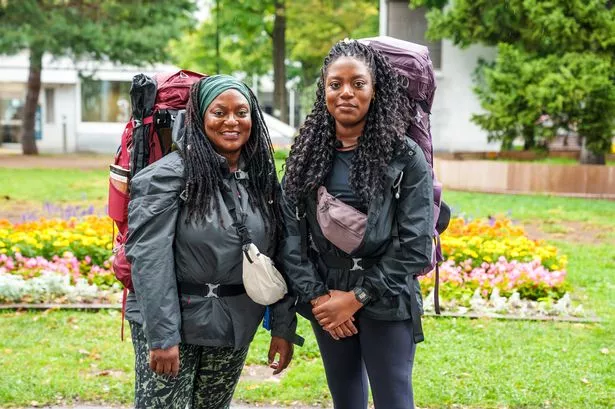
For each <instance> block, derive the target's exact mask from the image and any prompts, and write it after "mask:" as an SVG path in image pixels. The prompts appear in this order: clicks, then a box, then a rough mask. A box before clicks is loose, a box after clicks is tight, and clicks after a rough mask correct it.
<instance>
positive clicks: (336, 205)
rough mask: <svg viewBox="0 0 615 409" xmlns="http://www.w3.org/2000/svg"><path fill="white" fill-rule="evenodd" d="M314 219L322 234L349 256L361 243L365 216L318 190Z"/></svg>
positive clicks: (363, 234)
mask: <svg viewBox="0 0 615 409" xmlns="http://www.w3.org/2000/svg"><path fill="white" fill-rule="evenodd" d="M316 219H317V220H318V225H319V226H320V230H322V234H323V235H324V236H325V237H326V238H327V240H329V241H330V242H331V243H333V244H334V245H335V246H336V247H337V248H339V249H340V250H343V251H345V252H346V253H348V254H350V253H352V252H353V251H354V250H356V249H357V248H358V247H359V245H360V244H361V243H362V242H363V237H364V236H365V226H366V225H367V215H366V214H364V213H362V212H360V211H358V210H357V209H355V208H354V207H352V206H349V205H347V204H346V203H344V202H342V201H341V200H339V199H337V198H335V197H334V196H332V195H331V194H330V193H329V192H327V189H326V188H325V187H324V186H321V187H319V188H318V205H317V207H316Z"/></svg>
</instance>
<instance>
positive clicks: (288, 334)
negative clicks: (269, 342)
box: [271, 329, 305, 347]
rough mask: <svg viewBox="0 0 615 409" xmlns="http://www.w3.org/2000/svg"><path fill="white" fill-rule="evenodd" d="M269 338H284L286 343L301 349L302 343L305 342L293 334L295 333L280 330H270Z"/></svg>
mask: <svg viewBox="0 0 615 409" xmlns="http://www.w3.org/2000/svg"><path fill="white" fill-rule="evenodd" d="M271 336H272V337H280V338H284V339H285V340H287V341H288V342H290V343H292V344H295V345H297V346H300V347H302V346H303V343H304V342H305V339H303V337H302V336H300V335H299V334H297V333H295V331H290V332H289V331H282V330H275V329H272V330H271Z"/></svg>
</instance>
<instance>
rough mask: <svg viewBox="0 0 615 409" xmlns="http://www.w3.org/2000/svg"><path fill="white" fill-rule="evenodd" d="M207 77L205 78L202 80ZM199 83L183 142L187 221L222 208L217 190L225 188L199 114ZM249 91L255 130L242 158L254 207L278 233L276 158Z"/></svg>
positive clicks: (217, 158)
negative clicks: (274, 159)
mask: <svg viewBox="0 0 615 409" xmlns="http://www.w3.org/2000/svg"><path fill="white" fill-rule="evenodd" d="M206 80H207V78H204V79H202V80H201V81H206ZM199 84H200V81H199V82H197V83H195V84H193V85H192V88H191V89H190V98H189V100H188V104H187V106H186V124H185V128H184V138H183V139H184V140H183V146H182V157H183V159H184V162H185V175H186V196H187V199H186V207H187V209H188V220H187V222H190V221H203V220H205V217H206V216H207V215H209V214H211V212H212V211H215V212H219V210H220V203H219V202H220V201H219V199H218V196H217V194H216V191H217V190H218V189H223V188H224V185H223V182H222V180H223V174H222V169H221V167H220V155H219V154H218V153H217V152H216V151H215V149H214V147H213V145H212V144H211V142H210V141H209V138H207V136H206V135H205V129H204V126H203V118H201V116H200V114H199ZM249 92H250V101H248V102H249V104H250V107H251V109H250V117H251V119H252V130H251V132H250V138H249V139H248V141H247V142H246V144H245V145H244V146H243V148H242V149H241V158H242V160H243V161H244V163H245V166H246V168H245V171H246V172H247V173H248V175H249V179H248V181H247V182H248V183H247V190H248V193H249V194H248V200H249V203H250V206H251V207H252V209H254V208H258V209H259V210H260V212H261V214H262V215H263V217H264V218H265V228H266V230H267V231H268V232H270V231H272V230H275V231H276V233H279V231H281V230H280V226H281V220H282V216H281V209H280V198H281V197H280V189H279V185H278V180H277V175H276V170H275V164H274V161H273V146H272V145H271V139H270V137H269V132H268V130H267V126H266V125H265V120H264V119H263V114H262V112H261V109H260V106H259V105H258V101H257V100H256V97H255V96H254V94H253V93H252V91H251V90H250V91H249ZM273 204H275V205H273Z"/></svg>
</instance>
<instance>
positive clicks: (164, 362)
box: [149, 345, 179, 376]
mask: <svg viewBox="0 0 615 409" xmlns="http://www.w3.org/2000/svg"><path fill="white" fill-rule="evenodd" d="M149 367H150V369H151V370H152V371H154V372H156V373H157V374H158V375H171V376H177V375H178V374H179V348H178V346H177V345H176V346H173V347H171V348H169V349H166V350H163V349H153V350H151V351H150V353H149Z"/></svg>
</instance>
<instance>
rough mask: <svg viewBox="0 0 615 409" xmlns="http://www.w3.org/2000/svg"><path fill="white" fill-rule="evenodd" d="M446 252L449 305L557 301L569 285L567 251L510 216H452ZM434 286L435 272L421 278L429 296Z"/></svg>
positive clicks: (443, 281) (444, 290) (443, 290)
mask: <svg viewBox="0 0 615 409" xmlns="http://www.w3.org/2000/svg"><path fill="white" fill-rule="evenodd" d="M442 253H443V256H444V259H445V261H444V262H443V263H442V265H441V266H440V296H441V298H442V300H443V304H444V307H445V308H446V307H449V309H451V308H452V309H454V308H456V307H463V308H472V307H477V306H479V305H481V303H480V302H477V300H478V299H479V298H482V299H483V300H485V301H492V302H494V300H501V299H502V298H512V299H514V300H516V299H520V300H527V301H535V302H542V303H545V304H547V305H552V304H553V302H554V301H557V300H559V299H560V298H562V297H564V295H565V294H566V293H567V291H568V290H569V286H568V285H567V283H566V281H565V279H566V265H567V258H566V256H565V255H562V254H560V252H559V251H558V249H557V248H556V247H555V246H552V245H549V244H547V243H545V242H544V241H541V240H531V239H529V238H528V237H526V236H525V232H524V230H523V228H522V227H520V226H516V225H514V224H513V223H512V222H511V221H510V220H509V219H494V218H490V219H487V220H483V219H479V220H473V221H465V220H464V219H462V218H455V219H453V220H451V224H450V226H449V228H448V230H447V231H446V232H445V233H444V234H443V235H442ZM434 286H435V274H434V273H433V272H432V273H430V274H428V275H427V276H425V277H422V278H421V288H422V290H423V292H424V294H425V295H426V296H428V297H429V296H430V293H431V292H432V291H433V289H434ZM427 304H428V306H429V307H431V305H430V304H429V303H427ZM475 309H476V308H475ZM545 310H548V308H545ZM547 312H548V311H547Z"/></svg>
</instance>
